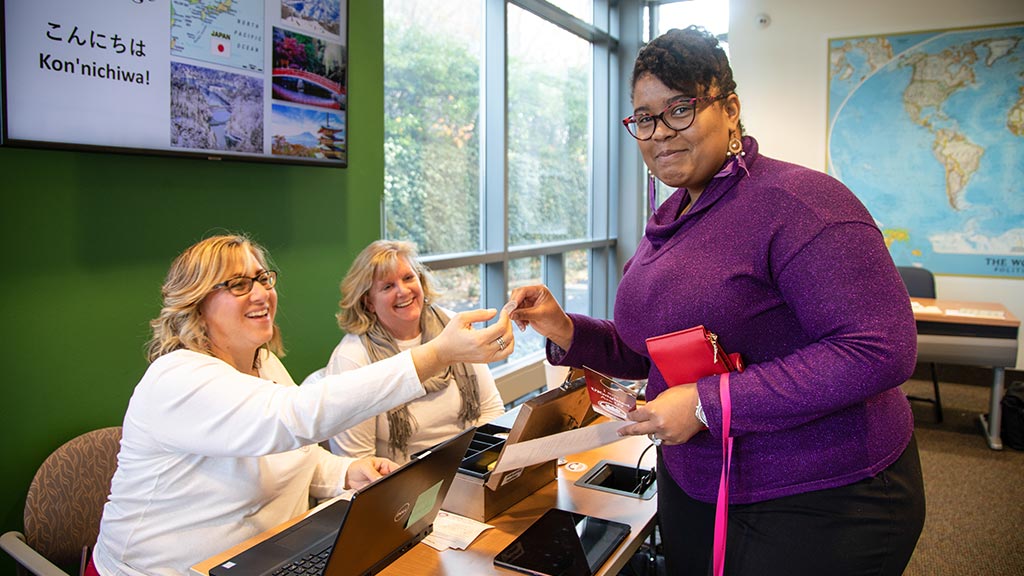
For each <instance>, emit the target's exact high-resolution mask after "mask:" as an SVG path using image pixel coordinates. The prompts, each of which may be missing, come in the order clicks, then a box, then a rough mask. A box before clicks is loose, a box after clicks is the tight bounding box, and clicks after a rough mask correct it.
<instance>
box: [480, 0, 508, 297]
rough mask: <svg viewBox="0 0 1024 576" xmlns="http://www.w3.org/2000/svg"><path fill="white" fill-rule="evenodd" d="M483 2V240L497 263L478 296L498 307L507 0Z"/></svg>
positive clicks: (503, 287)
mask: <svg viewBox="0 0 1024 576" xmlns="http://www.w3.org/2000/svg"><path fill="white" fill-rule="evenodd" d="M483 2H484V56H483V62H484V66H483V82H481V89H482V91H483V94H482V95H481V102H483V105H482V112H481V117H482V119H483V123H484V132H483V134H484V137H483V139H482V140H483V147H484V148H483V150H482V151H481V154H480V158H481V163H482V166H481V169H482V170H483V174H484V177H483V179H482V180H483V182H482V184H483V189H482V191H481V194H482V201H483V206H484V210H483V218H482V219H481V226H482V228H483V230H482V234H481V241H482V245H483V249H484V252H486V253H488V254H491V255H495V254H500V255H501V259H500V260H498V261H491V262H487V263H485V264H484V265H483V272H482V275H483V277H482V278H481V296H482V298H483V302H482V304H483V306H484V307H491V308H500V307H501V306H502V304H503V303H504V300H505V295H506V293H507V292H508V289H507V286H508V278H507V271H508V266H507V264H506V262H505V259H506V258H507V249H508V242H507V238H508V190H507V188H508V184H507V183H508V176H507V172H508V163H507V159H506V158H507V149H508V144H507V132H508V114H507V107H508V101H507V98H506V82H507V46H508V42H507V34H506V28H507V17H506V4H505V0H483Z"/></svg>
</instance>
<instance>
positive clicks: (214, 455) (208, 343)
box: [92, 235, 512, 576]
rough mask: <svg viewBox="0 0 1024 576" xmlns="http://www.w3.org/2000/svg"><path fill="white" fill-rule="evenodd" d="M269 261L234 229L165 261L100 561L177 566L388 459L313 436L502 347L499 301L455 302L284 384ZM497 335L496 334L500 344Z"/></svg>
mask: <svg viewBox="0 0 1024 576" xmlns="http://www.w3.org/2000/svg"><path fill="white" fill-rule="evenodd" d="M277 281H278V274H277V272H275V271H274V270H272V269H271V268H270V266H269V264H268V261H267V256H266V253H265V251H264V250H263V249H262V248H261V247H260V246H258V245H257V244H255V243H254V242H252V241H251V240H249V239H248V238H246V237H244V236H233V235H227V236H215V237H212V238H207V239H205V240H202V241H200V242H198V243H197V244H195V245H193V246H192V247H190V248H188V249H187V250H185V252H183V253H182V254H181V255H180V256H178V257H177V259H175V261H174V262H173V264H172V265H171V268H170V271H169V272H168V274H167V280H166V281H165V282H164V285H163V290H162V294H163V308H162V309H161V311H160V315H159V316H158V317H157V318H156V319H155V320H153V321H152V322H151V326H152V329H153V337H152V340H151V341H150V343H149V354H148V356H149V360H150V365H149V368H148V369H147V370H146V373H145V374H144V375H143V377H142V380H140V381H139V383H138V385H136V387H135V391H134V393H133V394H132V397H131V400H130V401H129V404H128V410H127V412H126V414H125V418H124V427H123V437H122V440H121V451H120V453H119V455H118V467H117V471H116V472H115V474H114V477H113V480H112V481H111V488H110V498H109V500H108V502H107V504H106V506H105V507H104V510H103V519H102V521H101V526H100V535H99V539H98V541H97V544H96V548H95V551H94V552H93V556H92V560H93V561H94V566H93V567H92V568H95V569H96V571H98V573H99V574H102V575H104V576H106V575H113V574H129V575H143V574H187V573H188V571H189V567H190V566H192V565H193V564H195V563H196V562H199V561H201V560H203V559H204V558H207V557H209V556H212V555H213V554H215V553H217V552H220V551H222V550H224V549H225V548H227V547H230V546H233V545H235V544H237V543H239V542H242V541H244V540H246V539H247V538H250V537H252V536H255V535H256V534H259V533H261V532H263V531H264V530H267V529H269V528H272V527H274V526H277V525H278V524H280V523H282V522H284V521H286V520H288V519H290V518H293V517H294V516H296V515H298V514H300V513H302V512H304V511H305V510H306V509H307V507H308V503H309V498H310V496H313V497H316V498H326V497H331V496H335V495H338V494H341V493H342V492H344V491H345V490H348V489H357V488H359V487H361V486H364V485H366V484H368V483H369V482H371V481H373V480H374V479H376V478H378V477H380V476H381V475H382V474H387V473H388V472H390V471H391V470H392V469H394V468H395V467H396V464H395V463H394V462H392V461H390V460H387V459H384V458H376V457H370V458H362V459H354V458H342V457H338V456H335V455H333V454H331V453H329V452H328V451H326V450H324V449H322V448H321V447H320V446H318V445H317V443H318V442H320V441H323V440H326V439H327V438H330V437H331V436H334V435H336V434H338V433H340V432H341V431H343V430H345V429H346V428H348V427H349V426H353V425H355V424H357V423H359V422H360V421H361V420H363V419H364V418H366V415H367V414H375V413H379V412H385V411H387V410H390V409H392V408H394V407H396V406H399V405H401V404H403V403H405V402H409V401H412V400H415V399H416V398H418V397H420V396H423V395H424V394H425V390H424V386H423V382H425V381H428V380H430V379H431V378H433V377H434V376H436V375H438V374H441V373H444V372H445V371H446V370H447V369H448V367H449V366H451V365H452V364H456V363H460V362H491V361H495V360H500V359H503V358H505V357H507V356H508V355H509V353H510V352H511V347H509V346H506V345H504V343H505V342H509V341H511V338H512V333H511V327H510V324H509V321H508V317H507V315H506V314H502V315H501V317H500V318H499V320H498V321H497V322H496V323H495V324H494V325H493V326H490V327H487V328H483V329H474V328H473V327H472V324H473V323H476V322H483V321H486V320H489V319H491V318H492V317H494V315H495V311H493V310H476V311H472V312H466V313H463V314H459V315H457V316H455V317H454V318H453V319H452V322H450V323H449V325H448V326H447V327H446V329H445V330H444V331H443V332H442V333H441V334H439V335H438V337H437V338H434V339H433V340H431V341H430V342H427V343H425V344H424V345H422V346H417V347H415V348H412V349H410V350H408V351H406V352H403V353H401V354H397V355H395V356H394V357H392V358H389V359H388V360H386V361H383V362H378V363H375V364H374V365H373V366H369V367H367V368H365V369H362V370H355V371H350V372H346V373H344V374H340V375H336V376H329V377H326V378H322V379H320V380H319V381H317V382H315V383H312V384H310V385H306V386H301V387H299V386H296V385H295V382H294V381H293V380H292V378H291V376H290V375H289V374H288V371H287V370H286V369H285V367H284V366H283V365H282V364H281V361H280V360H279V359H278V356H279V355H280V354H281V352H282V349H281V335H280V331H279V330H278V327H277V323H276V322H275V317H276V314H277ZM499 340H500V341H501V344H502V345H499V343H498V342H499Z"/></svg>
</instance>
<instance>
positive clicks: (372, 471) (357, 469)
mask: <svg viewBox="0 0 1024 576" xmlns="http://www.w3.org/2000/svg"><path fill="white" fill-rule="evenodd" d="M397 468H398V464H397V463H396V462H393V461H391V460H388V459H387V458H378V457H376V456H367V457H365V458H360V459H358V460H356V461H355V462H352V463H351V464H349V466H348V472H347V473H346V474H345V488H347V489H349V490H359V489H360V488H362V487H363V486H366V485H367V484H369V483H370V482H373V481H374V480H376V479H378V478H380V477H381V476H384V475H386V474H391V473H392V472H393V471H394V470H395V469H397Z"/></svg>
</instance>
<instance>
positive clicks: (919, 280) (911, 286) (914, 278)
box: [896, 266, 935, 298]
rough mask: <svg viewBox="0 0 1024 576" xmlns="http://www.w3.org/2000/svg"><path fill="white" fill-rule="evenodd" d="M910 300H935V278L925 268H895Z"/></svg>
mask: <svg viewBox="0 0 1024 576" xmlns="http://www.w3.org/2000/svg"><path fill="white" fill-rule="evenodd" d="M896 269H897V270H899V273H900V277H901V278H903V283H904V284H906V286H907V292H908V293H909V294H910V296H911V297H912V298H935V276H933V275H932V273H931V272H930V271H929V270H927V269H925V268H918V267H916V266H897V267H896Z"/></svg>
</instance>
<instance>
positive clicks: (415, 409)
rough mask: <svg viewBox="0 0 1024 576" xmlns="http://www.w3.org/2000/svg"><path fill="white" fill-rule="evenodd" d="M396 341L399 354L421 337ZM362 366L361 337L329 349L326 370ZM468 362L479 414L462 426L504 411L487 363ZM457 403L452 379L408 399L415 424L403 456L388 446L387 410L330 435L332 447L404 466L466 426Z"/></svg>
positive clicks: (364, 356)
mask: <svg viewBox="0 0 1024 576" xmlns="http://www.w3.org/2000/svg"><path fill="white" fill-rule="evenodd" d="M396 342H397V344H398V349H399V350H402V351H403V352H404V351H405V350H408V349H409V348H413V347H415V346H418V345H419V344H420V343H421V337H416V338H414V339H412V340H397V341H396ZM367 365H370V355H369V353H368V352H367V351H366V347H365V346H363V343H362V340H360V338H359V336H356V335H354V334H348V335H346V336H345V337H344V338H342V339H341V342H340V343H338V345H337V346H336V347H335V348H334V352H333V353H332V354H331V359H330V360H329V361H328V362H327V370H326V374H328V375H330V374H344V373H345V372H348V371H350V370H356V369H358V368H362V367H364V366H367ZM471 366H472V367H473V371H474V373H475V374H476V382H477V386H478V387H479V389H480V417H479V418H477V420H476V422H470V423H468V424H466V428H468V427H469V426H479V425H480V424H484V423H487V422H490V421H491V420H493V419H495V418H497V417H498V416H501V415H502V414H504V413H505V406H504V402H502V400H501V394H500V393H499V392H498V386H497V385H496V384H495V383H494V376H492V375H491V371H490V369H489V368H488V367H487V365H486V364H471ZM461 406H462V395H461V394H460V393H459V387H458V386H456V385H455V383H452V384H451V385H449V386H447V387H445V388H444V389H443V390H439V391H437V392H432V393H430V394H426V395H424V396H422V397H420V398H418V399H416V400H414V401H412V402H409V414H410V415H412V417H413V418H414V419H415V426H414V428H413V432H412V436H411V437H410V438H409V446H408V450H407V452H406V453H405V454H401V453H398V454H395V453H393V452H392V451H391V450H390V449H389V448H388V440H389V439H390V437H391V434H390V431H391V428H390V426H388V415H387V413H379V414H378V415H376V416H374V417H373V418H368V419H366V420H365V421H363V422H361V423H359V424H357V425H355V426H352V427H350V428H348V429H346V430H345V431H343V432H341V433H340V434H337V435H336V436H334V437H333V438H331V451H332V452H334V453H335V454H340V455H342V456H351V457H357V458H359V457H363V456H380V457H382V458H390V459H392V460H394V461H395V462H398V463H399V464H403V463H405V462H406V461H408V460H409V455H410V454H415V453H416V452H419V451H421V450H424V449H426V448H430V447H431V446H434V445H435V444H437V443H439V442H443V441H445V440H447V439H448V438H451V437H452V436H455V435H456V434H458V433H459V432H462V431H463V430H464V429H465V428H464V427H463V426H462V422H461V421H460V420H459V408H460V407H461Z"/></svg>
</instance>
